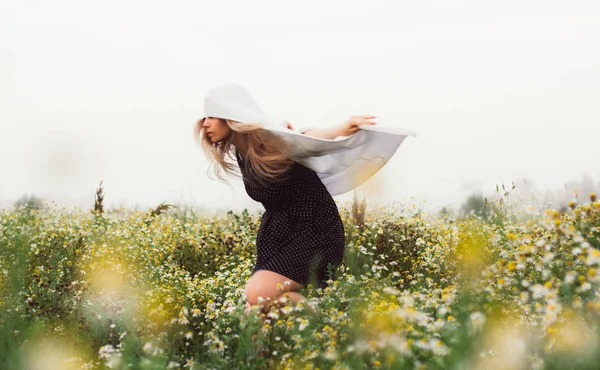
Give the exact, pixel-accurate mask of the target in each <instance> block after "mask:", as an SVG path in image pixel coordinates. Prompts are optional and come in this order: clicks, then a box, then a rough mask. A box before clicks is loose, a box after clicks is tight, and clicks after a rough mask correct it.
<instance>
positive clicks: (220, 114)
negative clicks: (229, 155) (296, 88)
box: [204, 84, 416, 195]
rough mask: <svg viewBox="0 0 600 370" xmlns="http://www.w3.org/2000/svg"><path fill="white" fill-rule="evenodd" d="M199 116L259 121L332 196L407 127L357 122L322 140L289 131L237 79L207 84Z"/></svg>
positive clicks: (360, 176)
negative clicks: (342, 132) (345, 133)
mask: <svg viewBox="0 0 600 370" xmlns="http://www.w3.org/2000/svg"><path fill="white" fill-rule="evenodd" d="M204 117H215V118H223V119H230V120H234V121H238V122H242V123H257V124H261V125H262V126H263V128H264V129H265V130H269V131H271V132H272V133H274V134H275V135H277V136H279V137H281V138H282V139H284V140H285V141H286V142H288V143H289V144H290V148H291V150H292V152H291V158H292V159H293V160H294V161H296V162H299V163H300V164H302V165H304V166H306V167H308V168H310V169H312V170H313V171H315V172H316V173H317V175H318V176H319V178H320V179H321V181H322V182H323V184H324V185H325V187H326V188H327V190H328V191H329V193H330V194H331V195H340V194H343V193H346V192H348V191H350V190H353V189H354V188H356V187H358V186H359V185H361V184H362V183H364V182H365V181H367V180H368V179H369V178H370V177H371V176H373V175H374V174H375V173H376V172H377V171H379V169H380V168H382V167H383V166H384V165H385V164H386V163H387V161H388V160H389V159H390V158H391V157H392V155H393V154H394V153H395V152H396V150H397V149H398V147H399V146H400V144H401V143H402V141H404V139H405V138H406V137H407V136H413V137H416V134H415V133H414V132H412V131H408V130H402V129H398V128H394V127H389V126H382V125H380V124H379V123H377V124H375V125H361V126H359V130H358V131H357V132H355V133H354V134H352V135H350V136H338V137H337V138H335V139H322V138H317V137H314V136H309V135H304V134H302V132H304V131H306V130H307V129H309V128H308V127H304V128H302V129H300V130H298V131H299V132H297V131H294V130H291V129H289V128H287V124H286V122H285V121H273V120H271V119H270V118H269V117H267V116H266V115H265V114H264V113H263V112H262V110H261V109H260V107H259V106H258V104H257V103H256V101H255V100H254V98H253V97H252V96H251V95H250V93H249V92H248V91H247V90H246V89H245V88H244V87H243V86H241V85H238V84H223V85H219V86H216V87H213V88H212V89H210V90H209V91H208V92H207V94H206V96H205V98H204Z"/></svg>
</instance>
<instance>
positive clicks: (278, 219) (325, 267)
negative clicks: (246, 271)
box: [235, 149, 346, 288]
mask: <svg viewBox="0 0 600 370" xmlns="http://www.w3.org/2000/svg"><path fill="white" fill-rule="evenodd" d="M235 153H236V158H237V162H238V165H239V167H240V171H241V173H242V177H243V181H244V186H245V188H246V192H247V193H248V195H249V196H250V198H252V199H253V200H255V201H257V202H260V203H262V204H263V206H264V207H265V212H264V213H263V215H262V219H261V223H260V227H259V229H258V233H257V235H256V251H257V259H256V263H255V265H254V270H253V272H252V273H254V272H256V271H258V270H269V271H273V272H276V273H278V274H281V275H283V276H285V277H287V278H289V279H292V280H293V281H295V282H297V283H300V284H302V285H304V286H307V285H308V284H309V283H312V284H313V286H315V287H320V288H324V287H325V286H326V285H327V283H326V281H327V280H328V279H330V278H331V279H334V278H335V269H336V268H337V267H339V265H340V263H341V262H342V258H343V256H344V247H345V244H346V243H345V234H344V226H343V224H342V219H341V217H340V214H339V211H338V208H337V205H336V204H335V201H334V200H333V198H332V197H331V194H329V192H328V191H327V188H325V185H323V183H322V182H321V179H320V178H319V176H318V175H317V174H316V173H315V172H314V171H313V170H311V169H310V168H308V167H305V166H303V165H301V164H300V163H298V162H294V163H293V165H292V167H291V168H290V170H289V171H288V172H287V173H286V174H285V175H284V178H285V180H282V181H280V182H265V181H264V180H263V181H262V182H261V181H256V180H255V179H256V176H253V171H252V168H251V166H250V165H249V164H248V165H246V161H244V159H243V157H242V155H241V154H240V153H239V152H238V151H237V149H236V150H235ZM330 270H331V271H332V272H333V274H330Z"/></svg>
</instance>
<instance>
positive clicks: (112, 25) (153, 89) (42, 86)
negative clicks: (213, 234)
mask: <svg viewBox="0 0 600 370" xmlns="http://www.w3.org/2000/svg"><path fill="white" fill-rule="evenodd" d="M0 4H1V8H0V170H1V171H2V174H1V175H0V176H1V180H0V205H3V206H5V205H7V204H10V203H12V202H13V201H14V200H15V199H17V198H18V197H19V196H21V195H22V194H24V193H33V194H37V195H40V196H44V197H46V198H47V199H50V200H54V201H56V202H57V203H58V204H65V205H73V204H75V205H78V206H80V207H86V208H87V207H90V206H92V204H93V198H94V195H93V194H94V190H95V188H96V187H97V186H98V184H99V182H100V181H101V180H103V181H104V189H105V193H106V198H105V199H106V203H107V204H108V205H109V206H111V205H112V206H118V205H120V204H122V205H125V206H135V205H136V204H137V205H140V206H142V207H146V206H153V205H156V204H158V203H160V202H162V201H163V200H164V201H168V202H178V203H188V204H195V205H198V206H204V207H209V208H211V209H216V208H217V207H221V208H231V209H236V210H239V209H243V208H246V207H248V208H250V209H253V210H259V209H262V208H261V206H260V204H258V203H256V202H254V201H252V200H251V199H250V198H249V197H248V196H247V194H246V193H245V191H244V189H243V186H242V184H241V181H239V180H236V179H232V187H229V186H227V185H224V184H221V183H219V182H217V181H214V180H210V179H209V178H207V176H206V170H207V163H208V161H207V159H206V158H205V157H204V154H203V152H202V151H201V150H200V149H199V148H198V147H196V146H195V143H194V141H193V139H192V125H193V124H194V123H195V121H196V120H197V119H198V118H200V117H201V116H202V112H203V98H204V94H205V93H206V92H207V90H208V89H209V88H210V87H212V86H214V85H217V84H221V83H240V84H242V85H244V86H245V87H246V88H247V89H248V90H249V91H250V93H251V94H252V95H253V96H254V98H255V99H256V100H257V101H258V103H259V105H260V106H261V107H262V109H263V110H264V111H265V112H266V113H267V114H268V115H269V116H272V117H273V118H276V119H287V120H289V121H291V122H292V124H293V125H295V126H306V125H312V126H329V125H334V124H337V123H339V122H341V121H343V120H345V119H347V118H348V117H350V116H352V115H357V114H374V115H377V116H378V117H379V118H378V122H379V124H381V125H390V126H395V127H401V128H406V129H410V130H413V131H415V132H416V133H417V135H418V137H417V138H416V139H414V138H407V139H406V140H405V142H404V143H403V144H402V145H401V146H400V148H399V149H398V151H397V152H396V154H395V156H394V157H393V158H392V159H391V160H390V161H389V162H388V163H387V164H386V166H385V167H384V168H383V169H382V170H380V171H379V172H378V173H377V174H376V175H375V176H374V177H373V178H371V179H370V180H369V181H368V182H367V183H366V184H365V185H364V186H361V187H359V188H358V191H359V194H362V195H366V196H368V197H369V198H370V199H373V200H377V201H383V202H385V201H392V200H396V201H401V202H404V201H411V202H412V200H410V197H414V199H416V200H417V201H419V202H421V201H423V200H425V201H426V202H427V206H425V207H426V208H425V209H427V207H438V206H441V205H446V204H456V203H459V202H461V201H462V200H463V198H464V197H465V196H466V195H468V194H469V192H471V191H473V190H481V191H483V192H484V193H489V192H494V191H495V186H496V185H497V184H502V183H504V184H510V183H511V181H517V180H519V179H524V178H526V179H529V180H530V181H532V182H533V183H535V185H536V186H537V187H538V188H551V189H553V188H557V187H560V186H561V184H564V183H565V182H566V181H569V180H572V179H579V178H580V176H581V174H582V173H583V172H586V171H587V172H589V173H590V174H591V175H592V177H593V178H594V180H595V181H598V180H600V178H599V177H598V176H599V175H600V168H599V166H598V164H599V162H600V141H599V137H600V136H599V134H600V47H599V45H600V5H598V4H599V3H598V2H597V1H586V2H579V1H569V2H565V1H522V0H521V1H501V2H488V1H419V2H416V1H412V2H408V1H405V2H399V1H374V0H371V1H368V2H367V1H301V2H294V3H291V2H282V1H257V0H254V1H198V0H193V1H192V0H190V1H181V0H171V1H169V2H166V1H160V2H159V1H148V0H146V1H123V0H119V1H116V0H114V1H113V0H102V1H62V0H55V1H41V0H38V1H24V0H8V1H7V0H0ZM351 197H352V192H350V193H347V194H345V195H342V196H338V197H335V198H336V199H339V200H341V201H345V200H349V199H351Z"/></svg>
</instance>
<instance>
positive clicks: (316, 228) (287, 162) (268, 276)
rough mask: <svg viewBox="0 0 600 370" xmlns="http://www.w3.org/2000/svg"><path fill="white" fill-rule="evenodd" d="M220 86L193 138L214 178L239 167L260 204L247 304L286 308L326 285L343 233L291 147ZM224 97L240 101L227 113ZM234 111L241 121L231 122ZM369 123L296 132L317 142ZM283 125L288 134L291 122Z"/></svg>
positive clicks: (239, 95)
mask: <svg viewBox="0 0 600 370" xmlns="http://www.w3.org/2000/svg"><path fill="white" fill-rule="evenodd" d="M223 86H227V89H229V91H228V92H227V94H219V93H218V89H217V90H215V89H213V90H212V91H211V93H210V99H209V97H208V96H207V98H206V99H205V107H206V104H208V103H207V102H210V104H211V109H209V110H210V114H211V116H208V117H204V118H202V119H200V120H199V121H198V122H197V125H196V127H195V139H196V141H201V144H202V147H203V149H204V150H205V151H206V153H207V155H208V156H209V158H211V159H213V160H214V161H215V162H216V166H215V173H216V175H217V177H218V178H220V179H223V177H222V176H221V173H222V171H225V172H226V173H229V174H234V175H235V174H236V173H235V169H236V168H239V170H240V172H241V175H242V178H243V182H244V186H245V189H246V192H247V193H248V195H249V196H250V197H251V198H252V199H253V200H255V201H258V202H261V203H262V204H263V206H264V207H265V212H264V214H263V216H262V219H261V224H260V227H259V230H258V233H257V236H256V249H257V259H256V263H255V265H254V269H253V273H252V276H251V277H250V279H249V280H248V282H247V284H246V288H245V295H246V300H247V306H248V307H250V306H251V305H256V304H260V305H261V308H262V309H263V310H266V309H267V307H268V305H269V304H270V303H272V302H273V301H274V300H276V299H278V298H279V297H281V296H282V295H283V294H284V293H288V294H289V296H288V297H289V299H290V300H291V302H292V303H296V302H300V301H303V300H305V297H304V296H302V294H301V293H300V291H301V290H302V289H303V288H304V287H306V286H307V285H308V284H309V283H313V284H314V285H315V286H317V287H321V288H322V287H325V286H326V282H327V280H328V279H333V278H334V271H335V270H336V269H337V268H338V266H339V265H340V263H341V262H342V258H343V256H344V248H345V234H344V226H343V224H342V220H341V218H340V215H339V211H338V208H337V205H336V204H335V202H334V200H333V198H332V196H331V194H330V193H329V192H328V190H327V188H326V187H325V186H324V185H323V183H322V181H321V180H320V178H319V176H318V175H317V173H315V171H313V170H311V169H310V168H308V167H305V166H304V165H302V164H300V163H298V162H296V161H294V160H292V159H291V158H290V146H289V143H288V142H286V141H284V140H282V139H281V138H280V137H278V136H277V135H275V134H273V132H271V131H269V130H267V129H265V128H264V127H265V126H264V125H263V124H260V123H257V122H256V121H261V120H263V121H264V116H263V117H261V116H260V113H262V112H260V110H259V109H258V106H257V105H256V102H255V101H254V100H253V99H252V98H251V97H250V95H249V94H248V93H247V91H246V90H245V89H244V88H242V87H241V86H238V85H223ZM232 88H233V89H234V91H233V93H232V90H231V89H232ZM223 89H225V88H223ZM228 100H235V101H236V103H239V102H240V101H243V102H244V103H243V104H237V105H236V108H235V109H234V110H235V111H236V112H237V113H231V111H232V109H231V108H229V109H224V108H223V107H225V106H227V103H228V102H227V101H228ZM249 112H252V113H249ZM256 112H258V113H259V114H255V113H256ZM205 114H207V109H205ZM236 114H238V116H239V117H246V119H245V121H246V122H240V121H236V120H233V119H230V118H231V117H233V116H234V115H236ZM207 115H208V114H207ZM374 118H375V116H370V115H365V116H355V117H352V118H350V119H349V120H347V121H346V122H344V123H343V124H341V125H339V126H336V127H332V128H323V129H309V130H305V131H303V132H302V133H303V134H304V135H310V136H314V137H318V138H322V139H334V138H336V137H338V136H349V135H352V134H353V133H354V132H356V131H357V130H358V129H359V126H361V125H374V124H375V122H374ZM286 123H287V122H286ZM287 128H288V129H290V130H293V127H292V126H291V124H289V123H287ZM227 156H229V157H230V158H232V159H233V158H235V162H233V161H231V162H229V161H227V160H226V157H227ZM235 164H237V166H235Z"/></svg>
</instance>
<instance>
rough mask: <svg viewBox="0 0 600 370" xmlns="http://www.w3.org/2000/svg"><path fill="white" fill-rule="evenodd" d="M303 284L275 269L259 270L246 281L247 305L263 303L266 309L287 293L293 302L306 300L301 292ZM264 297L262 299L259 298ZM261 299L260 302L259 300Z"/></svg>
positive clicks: (264, 309) (263, 307)
mask: <svg viewBox="0 0 600 370" xmlns="http://www.w3.org/2000/svg"><path fill="white" fill-rule="evenodd" d="M302 288H303V286H302V285H301V284H299V283H297V282H295V281H293V280H291V279H289V278H287V277H285V276H283V275H280V274H278V273H276V272H273V271H268V270H258V271H256V272H255V273H254V274H253V275H252V277H250V279H249V280H248V283H246V290H245V294H246V300H247V303H246V306H247V307H248V304H250V305H252V306H253V305H256V304H261V309H262V310H263V312H264V311H266V310H267V309H268V307H269V305H271V304H272V303H273V302H275V301H276V300H278V299H279V300H280V302H281V298H282V296H283V295H284V294H285V293H288V298H289V300H290V302H291V303H293V304H296V303H298V302H301V301H305V300H306V298H305V297H304V296H303V295H302V294H300V293H299V291H300V290H301V289H302ZM259 297H260V298H262V300H260V299H259ZM259 301H260V302H259Z"/></svg>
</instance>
